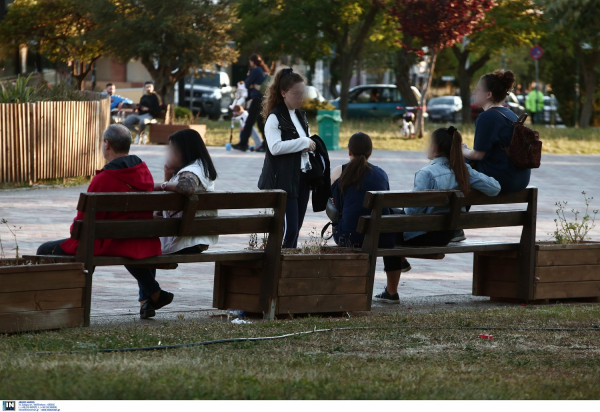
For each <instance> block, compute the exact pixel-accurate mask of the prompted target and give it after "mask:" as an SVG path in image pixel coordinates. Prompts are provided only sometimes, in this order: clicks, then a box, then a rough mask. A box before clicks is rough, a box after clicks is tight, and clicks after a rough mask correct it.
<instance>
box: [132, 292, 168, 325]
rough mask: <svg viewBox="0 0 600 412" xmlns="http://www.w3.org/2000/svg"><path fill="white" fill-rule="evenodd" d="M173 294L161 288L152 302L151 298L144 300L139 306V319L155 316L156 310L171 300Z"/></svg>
mask: <svg viewBox="0 0 600 412" xmlns="http://www.w3.org/2000/svg"><path fill="white" fill-rule="evenodd" d="M174 296H175V295H173V294H172V293H170V292H167V291H164V290H161V291H160V295H159V296H158V300H157V301H156V302H152V299H148V300H146V301H145V302H144V304H143V305H142V306H141V307H140V319H149V318H153V317H154V316H156V310H157V309H160V308H162V307H164V306H167V305H168V304H169V303H171V302H173V297H174Z"/></svg>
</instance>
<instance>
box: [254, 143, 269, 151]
mask: <svg viewBox="0 0 600 412" xmlns="http://www.w3.org/2000/svg"><path fill="white" fill-rule="evenodd" d="M254 150H255V151H256V152H263V153H264V152H266V151H267V149H266V148H265V144H264V143H263V144H261V145H260V146H258V147H257V148H256V149H254Z"/></svg>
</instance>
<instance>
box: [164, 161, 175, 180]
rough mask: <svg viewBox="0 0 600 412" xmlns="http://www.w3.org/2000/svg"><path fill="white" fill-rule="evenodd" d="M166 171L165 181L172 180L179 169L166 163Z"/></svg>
mask: <svg viewBox="0 0 600 412" xmlns="http://www.w3.org/2000/svg"><path fill="white" fill-rule="evenodd" d="M164 171H165V182H168V181H169V180H171V178H172V177H173V176H175V173H177V170H175V168H173V167H171V166H169V165H168V164H166V163H165V167H164Z"/></svg>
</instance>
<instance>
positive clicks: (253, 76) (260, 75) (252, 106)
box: [232, 53, 270, 152]
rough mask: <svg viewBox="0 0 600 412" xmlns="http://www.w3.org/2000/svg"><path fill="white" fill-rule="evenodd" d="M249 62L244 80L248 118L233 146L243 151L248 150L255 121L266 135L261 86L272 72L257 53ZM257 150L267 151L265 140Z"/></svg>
mask: <svg viewBox="0 0 600 412" xmlns="http://www.w3.org/2000/svg"><path fill="white" fill-rule="evenodd" d="M248 64H249V65H250V71H249V72H248V77H247V78H246V80H245V81H244V84H245V86H246V89H248V100H250V103H249V107H248V119H247V120H246V123H245V124H244V128H243V129H242V132H241V133H240V141H239V142H238V143H236V144H234V145H233V146H232V147H233V148H234V149H236V150H241V151H243V152H245V151H246V150H248V139H249V138H250V136H251V135H252V128H253V127H254V123H257V125H258V129H259V130H260V132H261V133H262V135H263V136H264V135H265V120H264V119H265V117H263V116H261V109H262V105H263V103H262V102H263V97H264V96H263V94H262V92H261V89H262V88H263V87H261V86H262V85H263V83H264V82H265V81H266V80H267V77H268V75H269V74H270V70H269V67H268V66H267V64H266V63H265V62H264V60H263V59H262V58H261V57H260V56H259V55H258V54H256V53H255V54H253V55H251V56H250V58H249V59H248ZM256 151H259V152H261V151H262V152H264V151H265V148H264V142H263V145H261V147H258V148H256Z"/></svg>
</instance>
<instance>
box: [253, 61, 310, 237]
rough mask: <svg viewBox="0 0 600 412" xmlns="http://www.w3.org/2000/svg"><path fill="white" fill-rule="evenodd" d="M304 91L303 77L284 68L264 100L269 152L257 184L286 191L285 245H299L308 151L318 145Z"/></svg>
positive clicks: (304, 205)
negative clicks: (303, 109)
mask: <svg viewBox="0 0 600 412" xmlns="http://www.w3.org/2000/svg"><path fill="white" fill-rule="evenodd" d="M305 93H306V86H305V84H304V78H303V77H302V76H301V75H299V74H298V73H294V71H293V70H292V69H291V68H288V69H283V70H280V71H279V72H277V74H276V75H275V78H274V79H273V81H272V83H271V85H270V86H269V90H268V92H267V96H266V99H265V100H264V103H263V116H264V118H266V119H267V121H266V123H265V138H266V139H267V142H266V143H267V151H266V153H265V162H264V165H263V170H262V173H261V175H260V179H259V180H258V187H259V188H260V189H282V190H285V191H286V192H287V206H286V211H285V234H284V239H283V247H284V248H295V247H297V245H298V233H299V232H300V228H301V227H302V222H303V221H304V215H305V214H306V207H307V205H308V197H309V194H310V184H309V180H308V178H307V176H306V173H305V172H306V170H308V169H310V161H309V158H308V153H307V152H309V151H314V150H315V148H316V144H315V142H314V141H313V140H312V139H311V138H310V137H309V136H310V131H309V128H308V121H307V120H306V114H305V113H304V112H302V111H300V108H301V107H302V103H303V102H304V96H305ZM307 164H308V169H307Z"/></svg>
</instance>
